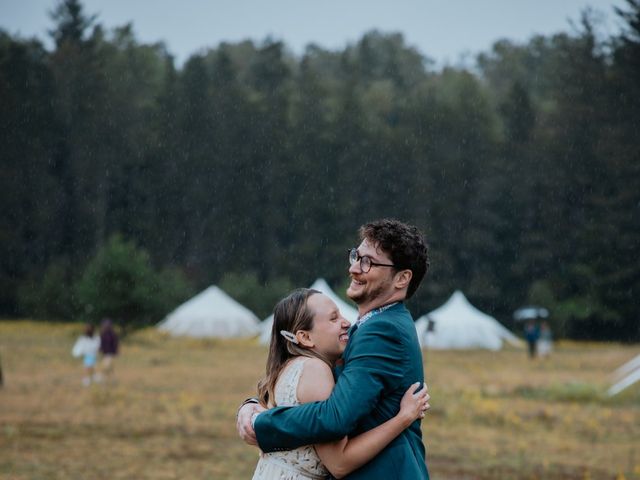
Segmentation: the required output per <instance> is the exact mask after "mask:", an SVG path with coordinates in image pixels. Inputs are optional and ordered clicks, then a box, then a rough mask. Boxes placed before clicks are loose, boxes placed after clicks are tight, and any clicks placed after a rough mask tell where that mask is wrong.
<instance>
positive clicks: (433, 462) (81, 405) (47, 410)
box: [0, 321, 640, 480]
mask: <svg viewBox="0 0 640 480" xmlns="http://www.w3.org/2000/svg"><path fill="white" fill-rule="evenodd" d="M80 331H81V326H80V325H69V324H62V325H61V324H45V323H34V322H9V321H6V322H0V360H1V362H2V367H3V371H4V383H5V385H4V387H2V388H1V389H0V479H3V480H4V479H10V480H27V479H29V480H36V479H38V480H39V479H43V480H44V479H47V480H51V479H74V480H75V479H83V480H85V479H110V480H111V479H153V480H161V479H187V480H190V479H216V480H222V479H249V478H251V475H252V473H253V469H254V466H255V463H256V461H257V455H258V453H257V450H256V449H254V448H251V447H248V446H245V445H244V444H243V443H242V442H241V441H240V440H239V439H238V438H237V435H236V433H235V410H236V407H237V405H238V404H239V402H240V401H241V400H242V399H243V398H244V397H246V396H248V395H249V394H251V393H252V392H253V390H254V387H255V383H256V380H257V379H258V377H259V376H260V375H261V374H262V372H263V368H264V361H265V358H266V347H263V346H260V345H258V344H257V342H256V341H255V340H243V341H205V340H184V339H182V340H179V339H171V338H168V337H165V336H163V335H161V334H159V333H157V332H155V331H153V330H146V331H141V332H137V333H136V334H134V335H132V336H130V337H128V338H127V339H126V340H125V341H124V343H123V345H122V355H121V356H120V357H118V359H117V363H116V375H115V382H114V383H113V384H112V385H104V384H100V385H93V386H91V387H89V388H85V387H83V386H82V385H81V377H82V367H81V363H80V361H79V360H77V359H74V358H72V357H71V355H70V350H71V347H72V345H73V342H74V340H75V338H76V337H77V335H78V334H79V333H80ZM639 352H640V347H639V346H621V345H617V344H595V343H589V344H583V343H562V344H560V345H557V346H556V351H555V352H554V354H553V356H552V357H551V358H550V359H549V360H548V361H544V362H542V361H535V362H531V361H529V360H528V359H527V358H526V355H525V352H524V351H519V350H503V351H501V352H496V353H493V352H486V351H469V352H424V357H425V370H426V372H427V380H428V383H429V386H430V393H431V396H432V402H431V403H432V409H431V410H430V412H429V414H428V416H427V418H426V419H425V421H424V422H423V432H424V439H425V444H426V446H427V452H428V453H427V459H428V463H429V467H430V471H431V476H432V478H433V479H434V480H440V479H444V480H448V479H512V478H513V479H516V478H517V479H520V478H522V479H545V480H552V479H640V388H639V387H637V386H636V387H632V388H631V389H630V390H629V391H626V392H624V393H623V394H621V395H620V396H619V397H617V398H615V399H613V400H611V399H608V398H606V396H605V395H604V392H605V391H606V388H607V387H608V385H609V383H610V381H611V372H613V370H615V368H617V367H618V366H620V365H621V364H623V363H624V362H625V361H626V360H628V359H630V358H632V357H633V356H634V355H637V354H638V353H639Z"/></svg>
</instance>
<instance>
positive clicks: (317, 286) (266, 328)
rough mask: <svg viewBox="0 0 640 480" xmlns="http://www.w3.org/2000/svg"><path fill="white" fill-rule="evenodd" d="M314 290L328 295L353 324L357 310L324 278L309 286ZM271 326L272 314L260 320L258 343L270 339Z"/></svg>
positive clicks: (264, 342) (356, 317) (356, 316)
mask: <svg viewBox="0 0 640 480" xmlns="http://www.w3.org/2000/svg"><path fill="white" fill-rule="evenodd" d="M309 288H312V289H314V290H318V291H320V292H322V293H323V294H325V295H326V296H327V297H329V298H330V299H331V300H333V301H334V303H335V304H336V305H337V306H338V310H340V313H341V314H342V316H343V317H344V318H346V319H347V320H349V323H351V324H353V323H354V322H355V321H356V320H357V319H358V310H357V309H356V308H355V307H353V306H352V305H349V304H348V303H347V302H345V301H344V300H342V299H341V298H340V297H338V295H336V293H335V292H334V291H333V290H331V287H330V286H329V284H328V283H327V282H326V280H325V279H324V278H318V279H316V281H315V282H313V284H312V285H311V286H310V287H309ZM272 328H273V314H271V315H269V316H268V317H267V318H265V319H264V321H263V322H262V327H261V333H260V343H262V344H263V345H266V344H267V343H269V342H270V341H271V329H272Z"/></svg>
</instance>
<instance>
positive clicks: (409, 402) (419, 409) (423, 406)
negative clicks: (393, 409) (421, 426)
mask: <svg viewBox="0 0 640 480" xmlns="http://www.w3.org/2000/svg"><path fill="white" fill-rule="evenodd" d="M419 387H420V382H416V383H414V384H413V385H411V386H410V387H409V389H408V390H407V391H406V392H405V393H404V396H403V397H402V400H401V401H400V412H399V413H398V416H399V417H401V418H402V419H403V420H404V421H405V422H406V424H407V426H409V425H411V424H412V423H413V422H414V421H415V420H417V419H419V418H424V415H425V413H426V411H427V410H429V408H431V405H429V399H430V398H431V396H430V395H429V392H428V389H427V385H426V384H424V386H423V387H422V388H421V389H420V390H417V389H418V388H419Z"/></svg>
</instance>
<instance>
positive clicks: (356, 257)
mask: <svg viewBox="0 0 640 480" xmlns="http://www.w3.org/2000/svg"><path fill="white" fill-rule="evenodd" d="M348 252H349V264H351V265H353V264H355V263H357V262H360V270H362V273H368V272H369V270H371V267H394V268H399V267H398V266H397V265H393V264H390V263H376V262H374V261H373V260H371V257H370V256H368V255H360V254H359V253H358V249H357V248H350V249H349V250H348Z"/></svg>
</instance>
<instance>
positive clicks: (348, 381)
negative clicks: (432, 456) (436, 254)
mask: <svg viewBox="0 0 640 480" xmlns="http://www.w3.org/2000/svg"><path fill="white" fill-rule="evenodd" d="M360 237H361V240H362V242H361V243H360V245H359V246H358V248H354V249H352V250H350V252H349V260H350V263H351V266H350V268H349V274H350V276H351V284H350V285H349V288H348V289H347V295H348V296H349V297H350V298H351V299H352V300H353V301H354V302H355V303H356V304H357V305H358V313H359V319H358V322H356V324H355V325H354V326H353V327H352V328H351V330H350V338H349V343H348V345H347V348H346V350H345V352H344V355H343V359H344V364H343V365H342V366H340V367H337V368H336V372H335V375H336V379H337V381H336V386H335V388H334V390H333V393H332V394H331V396H330V397H329V398H328V399H327V400H325V401H322V402H313V403H307V404H304V405H301V406H297V407H277V408H273V409H271V410H268V411H265V412H262V413H260V414H258V415H257V416H254V422H255V423H254V424H253V428H254V430H255V437H256V438H257V442H258V444H259V446H260V448H261V450H262V451H264V452H272V451H277V450H289V449H292V448H296V447H299V446H302V445H309V444H314V443H322V442H328V441H334V440H338V439H340V438H343V437H344V436H345V435H349V436H354V435H358V434H360V433H362V432H365V431H367V430H370V429H372V428H375V427H377V426H378V425H380V424H382V423H384V422H385V421H387V420H389V419H390V418H392V417H393V416H394V415H395V414H396V413H397V412H398V410H399V408H400V399H401V398H402V395H403V394H404V392H405V391H406V389H407V388H408V387H409V386H410V385H411V384H412V383H414V382H416V381H424V373H423V369H422V353H421V350H420V346H419V343H418V338H417V334H416V329H415V327H414V325H413V319H412V318H411V314H410V313H409V311H408V310H407V309H406V308H405V306H404V304H403V303H402V302H403V301H404V300H405V299H406V298H409V297H410V296H411V295H412V294H413V293H414V292H415V291H416V289H417V288H418V286H419V285H420V282H421V281H422V278H423V277H424V275H425V273H426V271H427V268H428V253H427V246H426V244H425V243H424V239H423V237H422V235H421V233H420V231H419V230H418V229H417V228H416V227H413V226H410V225H406V224H404V223H401V222H399V221H397V220H386V219H385V220H378V221H375V222H372V223H369V224H366V225H363V226H362V227H361V228H360ZM251 408H252V407H251V406H246V407H242V409H241V410H240V412H241V413H242V416H243V417H244V418H247V415H248V413H247V412H248V411H249V410H250V409H251ZM243 410H244V412H243ZM243 421H244V420H243V419H242V418H241V419H240V421H239V430H240V423H241V422H243ZM245 428H246V429H247V430H250V428H251V427H250V426H246V427H245ZM251 433H253V432H251ZM241 436H243V435H242V434H241ZM243 438H245V440H247V438H246V436H243ZM345 478H349V479H368V480H375V479H381V480H392V479H403V480H407V479H410V480H421V479H428V478H429V474H428V472H427V466H426V461H425V450H424V446H423V443H422V433H421V429H420V422H419V421H415V422H414V423H413V424H412V425H411V426H410V427H409V428H408V429H406V430H405V431H404V432H403V433H402V434H400V435H399V436H398V437H397V438H396V439H395V440H393V441H392V442H391V443H390V444H389V445H388V446H387V447H386V448H385V449H384V450H383V451H382V452H380V453H379V454H378V455H377V456H376V457H375V458H374V459H373V460H372V461H370V462H369V463H367V464H366V465H364V466H363V467H361V468H359V469H358V470H356V471H354V472H352V473H351V474H350V475H348V476H347V477H345Z"/></svg>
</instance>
